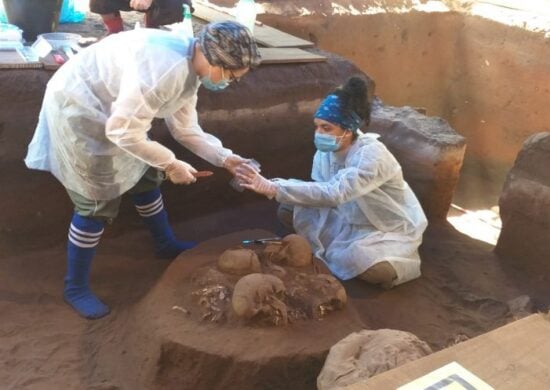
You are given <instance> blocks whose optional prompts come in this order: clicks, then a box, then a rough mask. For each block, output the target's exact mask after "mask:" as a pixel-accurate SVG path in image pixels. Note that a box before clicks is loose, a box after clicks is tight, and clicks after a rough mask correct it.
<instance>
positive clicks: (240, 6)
mask: <svg viewBox="0 0 550 390" xmlns="http://www.w3.org/2000/svg"><path fill="white" fill-rule="evenodd" d="M235 11H236V12H235V18H236V19H237V22H239V23H240V24H242V25H244V26H245V27H247V28H248V29H249V30H250V32H251V33H252V34H254V25H255V24H256V4H255V3H254V0H239V2H238V3H237V8H236V10H235Z"/></svg>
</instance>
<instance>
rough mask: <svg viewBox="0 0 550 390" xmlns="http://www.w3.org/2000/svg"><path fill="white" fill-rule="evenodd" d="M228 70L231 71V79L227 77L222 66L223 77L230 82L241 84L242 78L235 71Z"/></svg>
mask: <svg viewBox="0 0 550 390" xmlns="http://www.w3.org/2000/svg"><path fill="white" fill-rule="evenodd" d="M227 71H228V72H229V79H226V78H225V72H224V68H222V79H224V80H228V81H229V82H230V83H232V82H233V81H234V82H235V83H236V84H239V81H240V79H241V78H240V77H236V76H235V73H233V71H232V70H230V69H228V70H227Z"/></svg>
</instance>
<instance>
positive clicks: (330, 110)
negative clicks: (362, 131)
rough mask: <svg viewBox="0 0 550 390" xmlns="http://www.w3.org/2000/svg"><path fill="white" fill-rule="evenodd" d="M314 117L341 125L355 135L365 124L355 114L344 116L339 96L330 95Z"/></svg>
mask: <svg viewBox="0 0 550 390" xmlns="http://www.w3.org/2000/svg"><path fill="white" fill-rule="evenodd" d="M314 117H315V118H319V119H323V120H325V121H327V122H330V123H334V124H336V125H339V126H340V127H341V128H343V129H346V130H350V131H351V132H353V133H355V132H357V130H358V129H359V128H360V127H361V125H362V124H363V120H362V119H361V118H360V117H359V115H357V114H356V113H355V112H352V113H351V115H344V114H342V109H341V102H340V98H339V97H338V96H337V95H328V96H327V97H326V98H325V100H323V101H322V102H321V105H320V106H319V108H318V109H317V112H316V113H315V115H314Z"/></svg>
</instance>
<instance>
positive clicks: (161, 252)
mask: <svg viewBox="0 0 550 390" xmlns="http://www.w3.org/2000/svg"><path fill="white" fill-rule="evenodd" d="M132 200H133V201H134V205H135V206H136V210H137V212H138V213H139V215H140V216H141V217H142V219H143V221H144V222H145V224H146V225H147V227H148V228H149V230H150V231H151V234H152V236H153V240H154V241H155V253H156V255H157V257H159V258H162V259H173V258H175V257H177V256H178V255H179V254H180V253H181V252H183V251H184V250H186V249H191V248H193V247H194V246H196V245H197V244H196V243H195V242H193V241H178V240H177V239H176V237H175V236H174V232H173V231H172V228H171V227H170V224H169V223H168V214H167V213H166V209H165V208H164V203H163V201H162V194H161V193H160V189H159V188H156V189H154V190H151V191H147V192H141V193H139V194H133V195H132Z"/></svg>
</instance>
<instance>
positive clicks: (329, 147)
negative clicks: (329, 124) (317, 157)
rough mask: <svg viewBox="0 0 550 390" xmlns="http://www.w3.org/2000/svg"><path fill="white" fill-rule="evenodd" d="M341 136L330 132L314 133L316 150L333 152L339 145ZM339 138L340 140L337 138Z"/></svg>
mask: <svg viewBox="0 0 550 390" xmlns="http://www.w3.org/2000/svg"><path fill="white" fill-rule="evenodd" d="M342 137H343V136H340V137H336V136H335V135H330V134H321V133H315V136H314V138H313V142H314V143H315V147H316V148H317V150H319V151H321V152H335V151H336V150H337V149H338V148H339V147H340V141H341V140H342ZM338 138H340V140H338Z"/></svg>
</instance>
